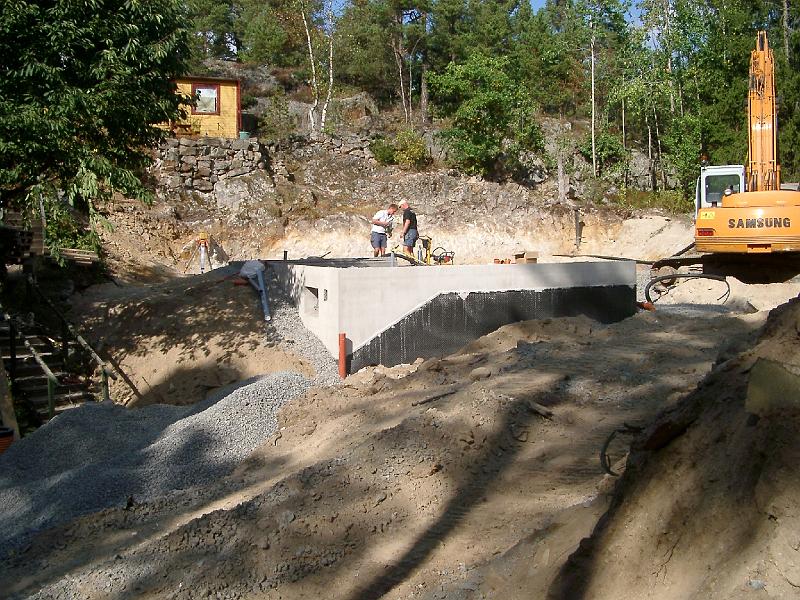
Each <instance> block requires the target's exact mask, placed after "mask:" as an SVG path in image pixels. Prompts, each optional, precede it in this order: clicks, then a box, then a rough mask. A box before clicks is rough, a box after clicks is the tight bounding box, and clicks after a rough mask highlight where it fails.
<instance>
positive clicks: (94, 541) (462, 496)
mask: <svg viewBox="0 0 800 600" xmlns="http://www.w3.org/2000/svg"><path fill="white" fill-rule="evenodd" d="M760 323H761V319H760V317H759V316H758V315H754V316H748V317H746V318H739V317H735V316H730V315H721V316H709V315H701V316H695V317H692V316H685V315H672V314H670V313H668V312H660V313H656V314H652V313H646V314H645V313H643V314H640V315H637V316H636V317H633V318H631V319H628V320H626V321H624V322H621V323H618V324H616V325H611V326H602V325H598V324H596V323H593V322H591V321H589V320H587V319H584V318H573V319H552V320H545V321H542V322H525V323H518V324H515V325H509V326H506V327H503V328H501V329H500V330H498V331H497V332H495V333H493V334H490V335H488V336H485V337H484V338H481V339H480V340H477V341H476V342H474V343H472V344H470V345H469V346H468V347H466V348H465V349H463V351H461V352H459V353H456V354H454V355H452V356H449V357H445V358H442V359H430V360H427V361H425V362H420V363H418V364H416V365H413V366H400V367H395V368H393V369H383V368H375V369H368V370H365V371H364V372H362V373H360V374H357V375H355V376H353V377H351V378H349V379H348V381H347V384H346V385H345V386H341V387H339V388H336V389H332V388H317V389H313V390H311V391H310V392H309V393H308V394H306V395H305V396H303V397H301V398H298V399H296V400H295V401H293V402H292V403H290V404H287V405H286V406H285V407H284V409H283V410H282V412H281V413H280V415H279V430H278V431H277V433H275V435H273V436H272V438H270V439H269V440H268V441H267V442H266V443H265V444H264V445H263V446H262V447H261V448H259V449H257V450H256V451H255V452H254V453H253V454H252V455H251V456H250V458H249V459H248V460H247V461H245V462H244V463H242V464H241V465H240V466H239V467H238V468H237V469H236V470H235V471H234V472H233V473H232V475H231V476H230V477H228V478H225V479H221V480H216V481H213V482H209V485H208V486H207V487H206V488H204V489H203V490H202V493H200V492H198V491H196V490H186V491H184V492H181V493H176V494H173V495H171V496H169V497H165V498H162V499H159V500H153V501H148V502H144V503H141V504H140V503H137V502H133V503H131V504H130V505H129V506H126V507H120V508H117V509H110V510H107V511H104V512H102V513H98V514H96V515H93V516H90V517H84V518H82V519H79V520H76V521H74V522H73V523H71V524H68V525H65V526H63V527H60V528H57V529H54V530H51V531H49V532H44V533H42V534H40V535H39V536H37V537H36V538H35V539H34V540H32V542H31V544H30V545H29V546H28V547H27V548H23V549H20V550H19V551H18V553H16V554H15V555H13V556H10V557H5V558H4V559H3V561H2V563H0V565H1V568H0V573H2V575H0V589H4V590H7V591H8V593H9V594H10V595H11V596H12V597H25V596H26V595H28V594H34V590H41V591H39V592H36V593H35V595H34V596H33V597H41V598H45V597H46V598H75V597H79V598H109V597H111V598H133V597H153V598H162V597H171V598H195V597H208V596H209V595H210V596H212V597H213V596H214V595H215V594H216V595H217V597H223V598H241V597H248V598H273V597H281V598H284V599H293V598H309V597H329V598H353V599H355V598H359V599H362V598H377V597H380V596H381V595H385V597H386V598H407V597H413V598H444V597H448V598H469V597H472V598H492V597H500V596H501V595H502V594H506V595H509V594H510V595H511V596H510V597H514V594H518V593H519V590H526V595H532V597H537V595H536V593H533V592H532V591H531V590H533V591H534V592H535V591H536V590H546V589H547V588H548V587H549V585H550V582H551V581H552V579H553V577H555V575H556V573H557V571H558V568H559V566H560V564H562V562H563V560H565V559H566V557H567V556H568V555H569V554H570V553H571V552H572V551H573V550H574V549H575V548H576V546H577V543H578V541H579V540H580V539H581V538H582V537H584V536H585V535H587V534H588V533H589V532H590V530H591V528H592V526H593V525H594V523H595V522H596V519H597V517H598V516H599V515H600V514H601V513H602V512H603V511H604V510H605V508H606V506H607V502H608V498H607V496H606V493H607V491H608V489H609V482H608V481H607V478H606V477H605V476H604V475H603V474H602V472H601V471H600V469H599V466H598V461H597V453H598V450H599V448H600V447H601V446H602V444H603V441H604V440H605V438H606V437H607V436H608V434H609V433H610V432H611V431H612V430H614V429H615V428H617V427H621V426H622V424H623V422H628V423H631V424H634V425H645V424H647V423H649V422H650V421H651V420H652V418H653V416H654V415H655V414H656V413H657V412H659V411H660V410H662V409H664V408H665V407H668V406H671V405H674V403H675V402H676V401H677V400H678V399H679V398H680V397H682V396H683V395H684V394H686V393H687V392H688V391H689V390H691V389H692V388H693V387H694V385H695V384H696V382H697V381H698V380H700V379H701V378H702V377H703V375H704V374H705V373H706V372H707V371H708V369H709V368H710V366H711V363H712V362H713V361H714V359H715V357H716V356H717V353H718V351H719V349H720V348H721V347H725V346H727V345H728V344H730V343H732V342H733V341H736V340H741V339H747V338H748V337H749V336H750V335H751V334H752V332H753V331H754V329H755V328H757V326H758V325H759V324H760ZM543 415H547V416H543ZM610 453H611V455H612V462H614V463H616V464H617V465H619V464H620V461H621V459H622V458H623V455H624V445H623V444H622V443H620V444H619V445H617V446H614V447H612V448H611V449H610ZM168 468H169V465H165V470H167V471H168ZM526 555H528V556H534V561H535V564H537V565H539V566H540V567H541V568H540V569H535V570H534V569H530V568H529V567H530V565H529V564H526V563H525V560H524V558H523V557H524V556H526ZM514 565H517V566H522V565H525V568H519V569H517V568H514ZM538 597H541V596H538Z"/></svg>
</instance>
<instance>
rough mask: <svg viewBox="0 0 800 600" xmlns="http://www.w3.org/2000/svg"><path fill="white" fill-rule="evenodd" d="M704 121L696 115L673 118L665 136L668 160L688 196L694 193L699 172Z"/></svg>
mask: <svg viewBox="0 0 800 600" xmlns="http://www.w3.org/2000/svg"><path fill="white" fill-rule="evenodd" d="M701 134H702V122H701V119H700V117H698V116H696V115H684V116H682V117H681V116H679V117H676V118H675V119H673V121H672V126H671V127H670V129H669V131H668V132H667V134H666V135H665V136H664V143H665V145H666V148H667V156H666V158H667V161H668V164H669V165H670V166H671V167H672V169H673V171H674V172H675V174H676V175H677V177H678V180H679V181H680V185H681V189H682V190H683V193H684V195H686V196H687V197H689V196H693V195H694V187H695V180H696V179H697V176H698V174H699V169H698V164H699V163H700V154H701V141H702V140H701Z"/></svg>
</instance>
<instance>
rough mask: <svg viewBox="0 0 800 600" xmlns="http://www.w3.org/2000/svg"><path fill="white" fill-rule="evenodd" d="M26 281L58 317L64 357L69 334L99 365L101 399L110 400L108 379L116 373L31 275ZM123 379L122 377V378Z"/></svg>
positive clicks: (112, 377) (114, 376)
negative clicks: (101, 389) (101, 388)
mask: <svg viewBox="0 0 800 600" xmlns="http://www.w3.org/2000/svg"><path fill="white" fill-rule="evenodd" d="M28 283H29V284H30V287H31V289H32V290H34V291H35V292H36V294H37V295H38V296H39V297H40V298H41V299H42V300H43V301H44V302H45V304H47V306H48V307H49V308H50V310H52V311H53V314H54V315H55V316H56V317H57V318H58V320H59V322H60V324H61V344H62V349H63V350H62V351H63V352H64V353H65V356H64V358H66V351H67V347H68V343H69V337H70V336H71V337H72V339H74V340H75V341H76V342H78V344H80V346H81V347H82V348H83V349H84V350H85V351H86V353H87V354H88V356H89V358H91V359H92V361H93V362H94V363H95V364H96V365H97V366H98V367H100V380H101V384H102V387H103V400H110V399H111V394H110V392H109V389H108V379H109V377H110V378H111V379H113V380H115V381H116V380H117V375H116V373H114V371H113V370H112V369H111V368H110V367H109V366H108V365H107V363H106V361H104V360H103V359H102V358H100V356H99V355H98V354H97V352H95V349H94V348H92V346H91V345H90V344H89V342H87V341H86V340H85V339H84V338H83V336H82V335H80V334H79V333H78V332H77V331H76V330H75V328H74V327H73V326H72V323H70V322H69V321H68V320H67V318H66V317H65V316H64V315H63V314H62V313H61V311H60V310H58V308H56V305H55V304H53V301H52V300H50V298H48V297H47V295H46V294H45V293H44V292H43V291H42V290H41V288H40V287H39V286H38V285H37V284H36V281H34V279H33V277H31V276H28ZM123 379H124V378H123Z"/></svg>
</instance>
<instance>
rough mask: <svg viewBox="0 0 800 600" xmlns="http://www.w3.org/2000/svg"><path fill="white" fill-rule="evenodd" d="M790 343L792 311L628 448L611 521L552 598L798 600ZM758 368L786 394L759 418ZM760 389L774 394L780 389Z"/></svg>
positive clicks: (795, 358) (795, 347) (570, 566)
mask: <svg viewBox="0 0 800 600" xmlns="http://www.w3.org/2000/svg"><path fill="white" fill-rule="evenodd" d="M798 332H800V301H798V300H794V301H792V302H790V303H788V304H785V305H783V306H781V307H780V308H778V309H776V310H775V311H773V314H772V315H771V317H770V320H769V322H768V323H767V326H766V327H765V329H764V330H763V332H762V333H761V335H760V337H759V339H758V342H757V343H756V344H755V345H753V346H751V347H750V348H748V349H746V350H745V351H743V352H741V353H738V354H734V355H733V356H729V357H728V360H725V361H723V362H721V363H720V364H719V365H718V366H717V367H716V368H715V369H714V371H713V372H712V373H711V374H709V375H708V376H707V377H706V378H704V380H703V381H702V382H701V383H700V385H699V386H698V389H697V390H696V391H694V392H693V393H692V394H691V395H690V396H689V397H688V398H686V399H685V400H684V401H682V402H681V403H680V404H679V405H678V406H676V407H675V408H674V409H673V410H671V411H669V412H668V413H667V414H665V415H664V416H662V417H661V418H660V419H658V420H657V421H656V422H655V423H654V424H653V425H652V426H651V427H649V428H648V429H647V431H646V432H645V433H644V434H643V435H641V436H640V437H638V438H637V439H636V441H635V443H634V445H633V454H632V456H631V459H630V461H629V463H628V470H627V471H626V473H625V475H624V477H623V479H622V481H621V482H620V485H619V487H618V489H617V494H616V496H615V499H614V501H613V503H612V506H611V510H610V511H609V513H608V514H607V515H606V516H605V517H604V519H603V520H602V521H601V522H600V523H599V524H598V526H597V528H596V529H595V531H594V533H593V535H592V536H591V538H590V539H588V540H586V541H585V542H584V543H582V544H581V548H580V550H579V551H578V552H577V553H576V554H575V555H574V556H573V557H572V558H571V559H570V561H569V562H568V563H567V564H566V565H565V566H564V568H563V569H562V572H561V577H560V578H559V581H558V584H557V585H556V586H554V590H555V591H556V594H555V597H559V598H576V599H579V598H593V599H594V598H597V599H603V598H614V599H615V600H618V599H622V600H625V599H634V598H653V599H656V600H658V599H667V598H709V599H717V598H719V599H722V598H725V599H738V598H752V597H755V595H756V594H758V595H760V596H761V597H767V598H797V597H800V542H798V540H800V534H798V531H800V528H799V526H800V522H799V521H798V519H800V480H798V475H797V464H798V459H800V440H799V439H798V436H797V431H798V427H799V426H800V405H799V404H798V388H797V384H796V382H797V376H796V374H797V373H798V369H799V368H800V338H798ZM763 360H767V361H772V364H778V365H780V369H783V370H786V371H788V372H789V373H793V374H794V375H787V376H785V377H788V379H789V380H790V381H794V384H793V385H790V386H789V387H788V388H786V390H785V392H784V394H783V396H782V397H781V398H778V399H776V398H773V400H772V401H773V403H774V404H773V405H772V406H770V405H769V404H765V405H760V407H759V408H756V405H755V404H749V401H752V398H753V394H754V392H753V382H754V381H756V380H758V379H759V377H758V376H755V375H754V373H755V372H756V371H757V369H758V366H759V364H760V361H763ZM754 377H755V378H756V379H755V380H754ZM761 385H763V386H764V389H765V390H767V392H768V393H772V394H773V395H774V390H778V389H781V388H780V386H781V382H780V381H779V380H778V379H774V380H771V381H767V382H763V381H762V382H761ZM770 389H772V390H773V392H769V390H770ZM748 398H749V399H750V400H748Z"/></svg>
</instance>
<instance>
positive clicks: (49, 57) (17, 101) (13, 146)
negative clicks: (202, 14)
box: [0, 0, 188, 214]
mask: <svg viewBox="0 0 800 600" xmlns="http://www.w3.org/2000/svg"><path fill="white" fill-rule="evenodd" d="M0 55H2V56H3V65H2V67H0V193H1V194H2V195H3V196H4V197H5V200H6V202H11V203H12V204H17V205H19V206H21V207H22V208H23V209H24V208H26V207H29V208H30V207H36V208H38V201H39V200H38V188H37V187H36V186H37V185H38V186H43V187H42V189H43V190H44V193H46V194H48V195H50V196H51V197H53V198H55V197H56V194H55V190H59V191H60V192H61V194H60V195H59V198H60V200H59V201H64V202H67V203H68V204H69V205H71V206H73V207H76V208H78V209H80V210H82V211H83V212H84V213H88V214H93V210H94V209H93V207H94V204H95V202H97V201H98V200H100V199H104V198H108V197H110V196H111V194H112V193H114V192H119V193H121V194H123V195H125V196H127V197H130V198H138V199H141V200H145V201H146V200H149V199H150V197H151V194H150V192H149V191H148V190H147V189H146V188H145V186H144V185H143V184H142V182H141V180H140V177H139V174H140V173H142V172H143V170H144V167H145V166H146V165H147V164H149V162H150V160H151V154H150V152H151V151H150V149H151V148H152V147H153V146H154V145H155V144H156V143H157V142H158V141H159V140H160V139H161V138H162V137H163V135H164V132H163V130H162V129H160V128H159V127H157V126H156V125H157V124H159V123H163V122H165V121H167V120H170V119H176V118H178V117H179V116H180V115H181V113H182V111H181V108H180V103H181V101H182V100H185V99H182V98H180V97H179V96H178V95H177V94H176V93H175V87H174V84H173V83H172V81H171V80H172V79H174V78H175V77H176V76H178V75H181V74H183V72H184V68H185V58H186V57H187V55H188V32H187V29H186V28H185V14H184V12H183V8H182V5H181V4H179V3H178V1H177V0H152V1H149V2H129V1H127V0H88V1H86V2H72V1H70V0H56V1H53V2H49V3H26V2H6V3H3V4H2V5H0ZM49 190H52V193H49V192H48V191H49ZM48 206H49V207H51V210H53V208H52V207H54V206H56V204H55V203H52V202H51V203H49V204H48Z"/></svg>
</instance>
